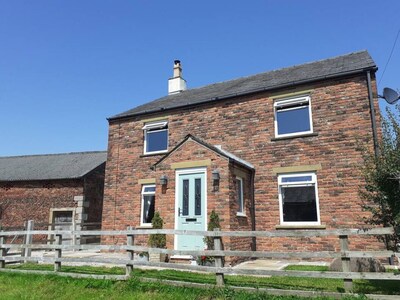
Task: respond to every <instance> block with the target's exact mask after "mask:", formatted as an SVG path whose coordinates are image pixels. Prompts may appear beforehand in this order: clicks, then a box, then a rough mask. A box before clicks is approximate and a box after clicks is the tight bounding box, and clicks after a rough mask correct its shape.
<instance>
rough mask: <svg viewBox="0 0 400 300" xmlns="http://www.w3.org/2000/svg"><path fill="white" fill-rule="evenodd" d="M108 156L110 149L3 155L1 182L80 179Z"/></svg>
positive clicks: (1, 158)
mask: <svg viewBox="0 0 400 300" xmlns="http://www.w3.org/2000/svg"><path fill="white" fill-rule="evenodd" d="M106 159H107V152H106V151H95V152H76V153H62V154H45V155H27V156H8V157H0V181H29V180H51V179H78V178H82V177H83V176H85V175H86V174H88V173H89V172H90V171H92V170H94V169H95V168H97V167H98V166H100V165H101V164H103V163H105V162H106Z"/></svg>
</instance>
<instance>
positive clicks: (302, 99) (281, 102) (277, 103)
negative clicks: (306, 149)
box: [274, 96, 313, 138]
mask: <svg viewBox="0 0 400 300" xmlns="http://www.w3.org/2000/svg"><path fill="white" fill-rule="evenodd" d="M301 102H308V114H309V116H310V117H309V122H310V130H307V131H299V132H293V133H285V134H279V133H278V132H279V131H278V126H279V124H278V108H281V107H285V106H289V105H292V104H296V103H301ZM294 109H298V108H288V109H287V110H294ZM274 116H275V120H274V125H275V137H276V138H280V137H291V136H299V135H304V134H309V133H313V122H312V112H311V98H310V96H301V97H296V98H290V99H287V98H286V99H279V100H275V102H274Z"/></svg>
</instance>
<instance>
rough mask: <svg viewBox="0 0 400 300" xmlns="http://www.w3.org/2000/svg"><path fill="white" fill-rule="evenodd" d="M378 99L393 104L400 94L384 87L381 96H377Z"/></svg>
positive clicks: (399, 97)
mask: <svg viewBox="0 0 400 300" xmlns="http://www.w3.org/2000/svg"><path fill="white" fill-rule="evenodd" d="M378 97H379V98H383V99H385V100H386V102H387V103H389V104H393V103H395V102H396V101H397V100H399V99H400V93H399V92H397V91H395V90H393V89H391V88H388V87H385V88H384V89H383V95H382V96H381V95H378Z"/></svg>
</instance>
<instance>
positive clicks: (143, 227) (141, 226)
mask: <svg viewBox="0 0 400 300" xmlns="http://www.w3.org/2000/svg"><path fill="white" fill-rule="evenodd" d="M136 229H153V225H140V226H138V227H136Z"/></svg>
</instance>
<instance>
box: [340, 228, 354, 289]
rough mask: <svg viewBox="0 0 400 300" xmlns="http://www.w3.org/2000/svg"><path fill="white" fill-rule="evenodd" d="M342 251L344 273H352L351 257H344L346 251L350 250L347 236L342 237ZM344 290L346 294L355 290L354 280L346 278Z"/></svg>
mask: <svg viewBox="0 0 400 300" xmlns="http://www.w3.org/2000/svg"><path fill="white" fill-rule="evenodd" d="M339 239H340V251H341V255H342V256H341V260H342V271H343V272H351V266H350V257H346V256H345V255H344V253H343V252H344V251H348V250H349V237H348V236H347V235H340V236H339ZM343 282H344V289H345V291H346V292H351V291H352V290H353V279H351V278H344V279H343Z"/></svg>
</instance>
